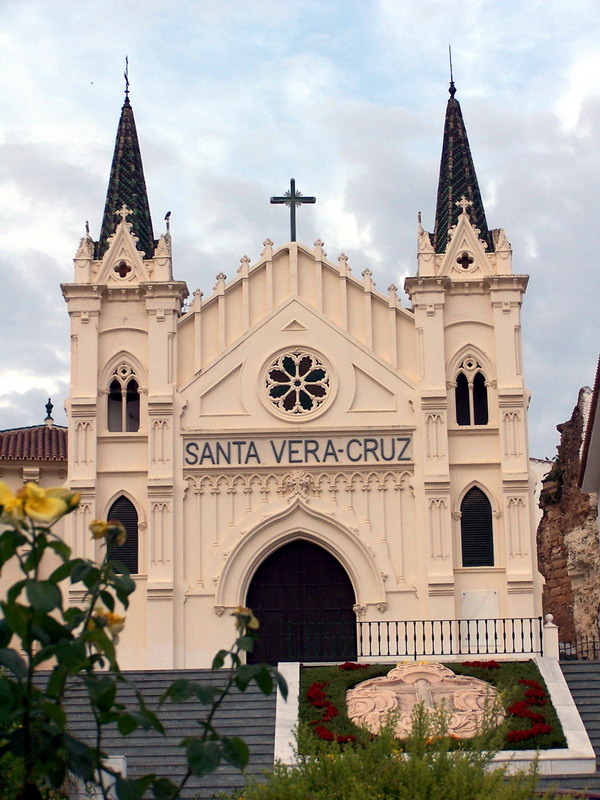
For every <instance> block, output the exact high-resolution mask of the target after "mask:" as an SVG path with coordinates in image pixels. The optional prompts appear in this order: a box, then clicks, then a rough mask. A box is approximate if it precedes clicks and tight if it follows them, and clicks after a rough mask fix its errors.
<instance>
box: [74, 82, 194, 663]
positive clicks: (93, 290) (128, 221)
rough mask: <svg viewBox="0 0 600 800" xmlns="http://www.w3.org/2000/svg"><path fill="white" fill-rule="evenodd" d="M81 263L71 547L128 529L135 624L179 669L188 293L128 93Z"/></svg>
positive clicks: (155, 653) (91, 551) (82, 550)
mask: <svg viewBox="0 0 600 800" xmlns="http://www.w3.org/2000/svg"><path fill="white" fill-rule="evenodd" d="M74 265H75V275H74V280H73V283H67V284H63V285H62V291H63V296H64V298H65V300H66V302H67V306H68V311H69V316H70V319H71V393H70V396H69V398H68V400H67V414H68V418H69V485H70V486H71V487H72V488H73V489H74V490H75V489H76V490H78V491H80V492H81V493H82V502H81V506H80V508H79V510H78V516H77V518H75V519H74V520H73V521H72V537H73V541H72V544H73V548H74V552H75V554H76V555H84V556H90V557H97V556H98V555H99V552H98V547H100V545H98V543H95V542H93V541H92V540H91V538H90V535H89V532H88V529H87V528H88V524H89V522H90V521H91V520H92V519H94V518H104V519H106V518H110V517H111V516H113V517H114V518H118V519H121V521H123V522H124V524H125V526H126V528H127V533H128V539H127V542H126V544H125V545H124V546H123V548H122V552H119V553H116V552H115V553H111V556H112V557H113V558H116V559H117V560H121V561H122V562H123V563H124V564H125V565H126V566H127V568H128V569H129V570H130V572H131V574H132V575H133V576H134V579H135V580H136V582H137V583H138V586H137V591H136V594H139V595H142V594H143V595H144V598H145V600H146V602H142V603H136V604H135V609H132V611H131V615H132V616H133V618H131V616H130V619H129V620H128V625H136V626H139V627H140V628H145V629H146V634H147V635H146V640H147V641H146V643H147V648H148V654H149V656H150V658H151V660H152V662H153V663H154V664H155V665H156V666H157V667H159V666H160V667H169V666H172V661H173V659H172V641H173V636H172V628H173V621H172V602H171V601H172V597H173V591H174V589H173V583H174V577H173V569H174V568H173V554H172V549H173V483H174V447H175V436H174V430H173V425H174V423H173V420H174V414H175V408H176V406H177V392H176V377H175V364H176V359H177V338H176V328H177V319H178V317H179V316H180V314H181V312H182V306H183V301H184V299H185V297H186V296H187V294H188V292H187V287H186V285H185V283H183V282H181V281H175V280H173V273H172V264H171V236H170V232H169V224H168V221H167V229H166V231H165V233H163V234H162V235H161V236H160V238H159V239H158V240H156V239H155V238H154V233H153V227H152V219H151V216H150V208H149V203H148V196H147V191H146V183H145V180H144V171H143V166H142V158H141V152H140V147H139V142H138V137H137V131H136V125H135V120H134V116H133V109H132V107H131V103H130V100H129V85H128V84H127V89H126V93H125V102H124V103H123V107H122V109H121V116H120V120H119V125H118V128H117V136H116V142H115V150H114V155H113V160H112V166H111V170H110V178H109V183H108V190H107V193H106V204H105V207H104V214H103V218H102V224H101V229H100V236H99V238H98V241H94V240H93V239H92V238H91V236H90V233H89V228H88V227H87V225H86V233H85V236H84V237H83V238H82V239H81V242H80V245H79V248H78V250H77V253H76V255H75V259H74ZM117 515H118V516H117ZM95 548H96V549H95ZM119 549H121V548H119ZM150 625H151V626H152V635H150V631H149V626H150ZM140 663H141V662H140ZM144 663H146V662H144ZM128 666H129V667H133V666H135V664H133V663H131V664H128Z"/></svg>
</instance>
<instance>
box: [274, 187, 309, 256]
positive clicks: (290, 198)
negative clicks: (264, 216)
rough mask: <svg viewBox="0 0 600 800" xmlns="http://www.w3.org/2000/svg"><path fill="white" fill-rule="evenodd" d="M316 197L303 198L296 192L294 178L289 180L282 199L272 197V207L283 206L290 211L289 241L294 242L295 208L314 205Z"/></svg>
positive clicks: (300, 193)
mask: <svg viewBox="0 0 600 800" xmlns="http://www.w3.org/2000/svg"><path fill="white" fill-rule="evenodd" d="M316 202H317V198H316V197H303V195H302V192H297V191H296V181H295V179H294V178H292V179H291V180H290V188H289V190H288V191H287V192H285V194H284V196H283V197H272V198H271V203H272V204H273V205H277V204H284V205H286V206H288V208H289V209H290V229H291V236H290V241H291V242H295V241H296V206H299V205H302V203H311V204H312V203H316Z"/></svg>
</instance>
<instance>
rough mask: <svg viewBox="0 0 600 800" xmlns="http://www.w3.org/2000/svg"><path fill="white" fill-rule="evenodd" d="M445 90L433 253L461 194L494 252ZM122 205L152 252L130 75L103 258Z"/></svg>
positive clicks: (463, 137)
mask: <svg viewBox="0 0 600 800" xmlns="http://www.w3.org/2000/svg"><path fill="white" fill-rule="evenodd" d="M449 92H450V99H449V100H448V106H447V109H446V122H445V125H444V143H443V147H442V159H441V164H440V178H439V183H438V193H437V206H436V212H435V227H434V232H433V234H432V244H433V248H434V250H435V252H436V253H444V252H445V251H446V247H447V244H448V231H449V230H450V229H451V228H452V227H453V226H454V225H456V223H457V222H458V217H459V215H460V213H461V207H460V200H461V198H462V197H466V199H467V200H468V201H470V202H471V206H470V209H469V214H470V219H471V223H472V224H473V225H474V226H475V227H476V228H478V229H479V231H480V233H479V236H480V238H481V239H483V241H484V242H486V243H487V246H488V252H492V251H493V250H494V242H493V238H492V235H491V232H490V231H489V230H488V226H487V221H486V218H485V210H484V208H483V202H482V200H481V193H480V191H479V184H478V183H477V176H476V174H475V166H474V164H473V157H472V156H471V149H470V147H469V140H468V138H467V130H466V128H465V123H464V120H463V117H462V112H461V110H460V104H459V102H458V100H456V98H455V97H454V95H455V94H456V88H455V86H454V81H453V80H451V81H450V89H449ZM123 205H125V206H126V207H127V208H128V209H131V214H129V215H128V220H129V222H131V223H132V224H133V229H132V230H133V233H134V234H135V235H136V236H137V238H138V248H139V249H140V250H141V251H142V252H143V253H144V256H145V258H152V256H153V254H154V248H155V247H156V244H157V242H156V241H155V239H154V234H153V232H152V219H151V217H150V207H149V204H148V194H147V192H146V181H145V180H144V169H143V166H142V156H141V153H140V146H139V143H138V138H137V131H136V127H135V120H134V118H133V109H132V107H131V104H130V102H129V82H128V81H127V84H126V92H125V102H124V103H123V108H122V109H121V118H120V120H119V127H118V129H117V139H116V142H115V152H114V155H113V161H112V167H111V170H110V179H109V183H108V191H107V193H106V204H105V206H104V216H103V218H102V228H101V231H100V239H99V241H98V242H96V245H95V257H96V258H102V257H103V256H104V253H105V252H106V250H107V249H108V238H109V236H112V234H113V233H114V232H115V231H116V229H117V226H118V224H119V222H120V221H121V217H120V215H119V214H118V213H117V210H118V209H121V208H122V207H123Z"/></svg>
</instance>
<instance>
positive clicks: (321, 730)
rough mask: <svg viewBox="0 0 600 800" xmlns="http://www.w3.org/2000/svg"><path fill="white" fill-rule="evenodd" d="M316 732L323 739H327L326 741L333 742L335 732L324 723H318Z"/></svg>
mask: <svg viewBox="0 0 600 800" xmlns="http://www.w3.org/2000/svg"><path fill="white" fill-rule="evenodd" d="M315 733H316V734H317V736H320V737H321V739H325V741H326V742H333V733H332V732H331V731H330V730H327V728H325V727H324V726H323V725H317V727H316V728H315Z"/></svg>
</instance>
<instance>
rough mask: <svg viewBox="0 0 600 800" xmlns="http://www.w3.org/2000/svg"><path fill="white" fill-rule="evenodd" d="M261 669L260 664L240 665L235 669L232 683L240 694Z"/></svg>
mask: <svg viewBox="0 0 600 800" xmlns="http://www.w3.org/2000/svg"><path fill="white" fill-rule="evenodd" d="M261 669H262V665H261V664H242V665H241V666H239V667H238V668H237V670H236V672H235V677H234V681H235V685H236V686H237V687H238V689H239V690H240V692H245V691H246V689H247V688H248V685H249V684H250V682H251V681H253V680H254V677H255V675H256V673H257V672H259V671H260V670H261Z"/></svg>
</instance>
